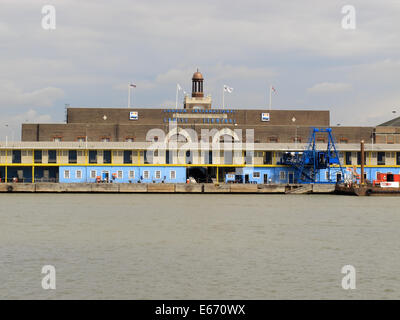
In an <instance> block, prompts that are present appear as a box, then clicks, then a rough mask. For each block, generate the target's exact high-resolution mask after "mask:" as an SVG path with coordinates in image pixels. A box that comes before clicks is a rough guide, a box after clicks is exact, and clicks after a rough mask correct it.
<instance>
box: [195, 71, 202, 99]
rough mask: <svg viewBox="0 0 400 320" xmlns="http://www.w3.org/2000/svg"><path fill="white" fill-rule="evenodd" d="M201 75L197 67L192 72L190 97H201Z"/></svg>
mask: <svg viewBox="0 0 400 320" xmlns="http://www.w3.org/2000/svg"><path fill="white" fill-rule="evenodd" d="M203 81H204V78H203V75H202V74H201V73H200V72H199V69H197V71H196V72H195V73H193V77H192V97H193V98H203V97H204V92H203Z"/></svg>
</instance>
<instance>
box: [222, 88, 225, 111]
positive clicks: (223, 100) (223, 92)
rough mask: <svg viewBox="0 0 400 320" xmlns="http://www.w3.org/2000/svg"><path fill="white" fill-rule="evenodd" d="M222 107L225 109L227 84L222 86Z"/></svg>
mask: <svg viewBox="0 0 400 320" xmlns="http://www.w3.org/2000/svg"><path fill="white" fill-rule="evenodd" d="M222 109H225V86H223V87H222Z"/></svg>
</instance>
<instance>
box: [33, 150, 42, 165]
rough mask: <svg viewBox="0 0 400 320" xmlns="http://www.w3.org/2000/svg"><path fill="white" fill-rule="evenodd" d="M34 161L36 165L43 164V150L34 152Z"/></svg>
mask: <svg viewBox="0 0 400 320" xmlns="http://www.w3.org/2000/svg"><path fill="white" fill-rule="evenodd" d="M34 160H35V163H42V150H35V151H34Z"/></svg>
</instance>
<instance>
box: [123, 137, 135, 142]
mask: <svg viewBox="0 0 400 320" xmlns="http://www.w3.org/2000/svg"><path fill="white" fill-rule="evenodd" d="M125 141H126V142H133V141H135V140H134V139H133V138H129V137H128V138H126V139H125Z"/></svg>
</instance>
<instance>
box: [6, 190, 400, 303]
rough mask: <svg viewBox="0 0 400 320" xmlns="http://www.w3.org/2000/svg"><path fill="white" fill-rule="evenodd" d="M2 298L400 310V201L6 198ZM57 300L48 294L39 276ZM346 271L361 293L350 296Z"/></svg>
mask: <svg viewBox="0 0 400 320" xmlns="http://www.w3.org/2000/svg"><path fill="white" fill-rule="evenodd" d="M0 201H1V206H0V298H2V299H328V298H333V299H399V298H400V276H399V275H400V233H399V228H400V209H399V208H400V198H395V197H393V198H390V197H386V198H378V197H366V198H357V197H349V196H347V197H346V196H334V195H187V194H183V195H180V194H173V195H171V194H164V195H163V194H132V195H127V194H112V195H111V194H110V195H106V194H43V195H42V194H1V195H0ZM44 265H53V266H54V267H55V268H56V290H44V289H42V286H41V282H42V277H44V275H43V274H41V270H42V266H44ZM344 265H353V266H354V267H355V268H356V290H344V289H343V288H342V285H341V282H342V277H344V274H342V273H341V269H342V267H343V266H344Z"/></svg>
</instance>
